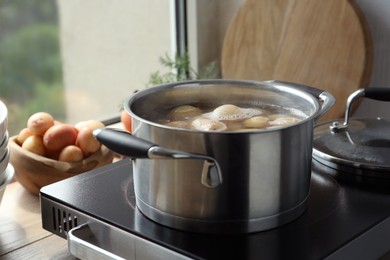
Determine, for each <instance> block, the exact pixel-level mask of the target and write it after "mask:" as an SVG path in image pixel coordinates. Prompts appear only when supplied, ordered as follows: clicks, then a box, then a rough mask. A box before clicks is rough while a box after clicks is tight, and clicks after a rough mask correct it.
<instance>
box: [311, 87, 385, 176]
mask: <svg viewBox="0 0 390 260" xmlns="http://www.w3.org/2000/svg"><path fill="white" fill-rule="evenodd" d="M367 90H368V89H360V90H358V91H356V92H354V93H353V94H351V96H350V97H349V98H348V101H347V109H346V112H345V119H344V122H342V121H338V120H333V121H328V122H325V123H322V124H319V125H317V126H316V127H315V128H314V141H313V146H314V149H313V158H314V160H316V161H318V162H320V163H321V164H324V165H325V166H328V167H331V168H333V169H336V170H340V171H343V172H348V173H354V174H359V175H365V176H370V177H386V178H390V121H389V120H387V119H382V118H362V119H351V120H350V119H349V111H350V107H351V105H352V103H353V102H354V101H355V100H356V99H357V98H360V97H368V98H372V99H377V100H386V101H387V97H388V96H389V93H390V89H383V88H372V89H370V90H369V91H367ZM378 93H379V94H378Z"/></svg>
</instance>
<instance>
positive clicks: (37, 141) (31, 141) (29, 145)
mask: <svg viewBox="0 0 390 260" xmlns="http://www.w3.org/2000/svg"><path fill="white" fill-rule="evenodd" d="M22 148H24V149H26V150H28V151H30V152H32V153H35V154H38V155H41V156H45V146H44V144H43V140H42V136H38V135H32V136H29V137H28V138H27V139H26V140H25V141H24V142H23V144H22Z"/></svg>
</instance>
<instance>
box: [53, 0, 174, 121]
mask: <svg viewBox="0 0 390 260" xmlns="http://www.w3.org/2000/svg"><path fill="white" fill-rule="evenodd" d="M171 3H172V1H160V0H144V1H136V0H132V1H130V0H127V1H122V0H111V1H105V0H83V1H78V0H58V6H59V15H60V29H61V52H62V60H63V72H64V85H65V89H66V100H67V103H68V104H70V105H68V107H67V115H68V121H69V122H77V121H80V120H85V119H88V118H98V119H100V118H102V117H106V116H108V115H112V114H114V113H118V112H119V109H120V107H121V105H122V102H123V100H124V99H125V98H126V97H128V96H129V95H130V94H131V93H132V92H133V91H134V90H136V89H143V88H145V84H146V83H147V81H148V79H149V76H150V74H151V73H152V72H154V71H157V70H160V69H161V66H160V64H159V61H158V59H159V57H161V56H164V55H165V54H166V53H167V54H169V55H171V50H172V44H173V43H172V41H171V36H172V35H171V34H170V31H171V30H170V29H171V19H170V15H171Z"/></svg>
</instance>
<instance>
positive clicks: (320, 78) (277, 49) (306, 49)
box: [221, 0, 372, 121]
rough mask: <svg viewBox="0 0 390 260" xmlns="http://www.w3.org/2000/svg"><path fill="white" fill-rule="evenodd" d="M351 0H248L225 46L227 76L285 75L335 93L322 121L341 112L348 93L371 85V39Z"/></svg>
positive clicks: (280, 77)
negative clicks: (333, 99)
mask: <svg viewBox="0 0 390 260" xmlns="http://www.w3.org/2000/svg"><path fill="white" fill-rule="evenodd" d="M370 39H371V37H370V35H369V31H368V29H367V26H366V24H365V22H364V17H363V15H361V13H360V12H359V10H358V8H357V6H356V5H355V4H354V3H353V2H352V1H348V0H246V2H244V4H243V5H242V6H241V8H240V9H239V11H238V12H237V13H236V15H235V17H234V18H233V20H232V23H231V24H230V26H229V28H228V30H227V33H226V36H225V39H224V43H223V49H222V57H221V67H222V76H223V78H226V79H253V80H270V79H275V80H284V81H290V82H296V83H301V84H306V85H309V86H313V87H317V88H320V89H323V90H326V91H329V92H330V93H332V94H333V95H334V96H335V98H336V104H335V105H334V107H333V108H332V109H331V110H330V111H329V112H328V113H327V114H326V115H325V116H324V117H322V118H321V121H324V120H328V119H334V118H339V117H342V116H343V114H344V111H345V102H346V100H347V98H348V96H349V95H350V94H351V93H352V92H354V91H355V90H356V89H358V88H362V87H366V86H367V85H368V83H369V82H368V81H369V77H370V74H371V67H372V44H371V42H370Z"/></svg>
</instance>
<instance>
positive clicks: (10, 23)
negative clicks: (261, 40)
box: [0, 0, 390, 134]
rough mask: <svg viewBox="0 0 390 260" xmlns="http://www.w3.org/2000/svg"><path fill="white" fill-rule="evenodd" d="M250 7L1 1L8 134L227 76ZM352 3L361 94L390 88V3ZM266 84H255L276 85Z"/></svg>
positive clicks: (1, 79)
mask: <svg viewBox="0 0 390 260" xmlns="http://www.w3.org/2000/svg"><path fill="white" fill-rule="evenodd" d="M297 1H299V0H297ZM297 1H287V2H288V3H289V5H291V4H292V3H294V2H297ZM301 1H306V0H301ZM337 1H339V2H344V1H343V0H337ZM249 2H252V1H251V0H247V1H244V0H166V1H159V0H146V1H135V0H128V1H119V0H113V1H104V0H84V1H76V0H57V1H53V0H29V1H22V0H13V1H10V0H8V1H7V0H0V99H1V100H2V101H3V102H4V103H6V105H7V107H8V109H9V120H10V122H9V131H10V132H11V134H16V133H17V132H18V131H19V130H20V129H22V128H23V127H25V124H26V120H27V118H28V117H29V116H30V115H31V114H33V113H35V112H38V111H47V112H50V113H51V114H53V116H54V117H55V118H56V119H57V120H60V121H64V122H69V123H76V122H78V121H82V120H87V119H98V120H105V119H109V118H113V117H117V116H118V115H119V112H120V110H121V108H122V104H123V101H124V99H125V98H126V97H128V96H129V95H131V93H133V92H134V91H136V90H141V89H143V88H146V87H150V86H152V85H155V84H158V83H162V82H167V81H174V80H182V79H187V78H192V79H195V78H218V77H224V75H223V69H222V68H221V64H222V61H221V59H222V58H221V56H222V53H223V49H224V45H226V42H225V40H226V35H227V32H228V31H229V28H230V27H231V26H232V23H233V22H234V20H235V18H236V16H237V14H238V12H239V10H240V8H242V7H243V6H244V4H248V3H249ZM259 2H262V1H259ZM276 2H280V1H275V3H276ZM287 2H286V1H282V2H281V3H282V4H283V3H284V4H285V5H286V4H287ZM331 2H332V1H331ZM333 2H335V1H333ZM345 2H346V3H348V4H351V5H353V6H354V8H356V16H357V17H358V18H359V21H360V22H361V24H360V25H361V27H362V28H363V29H362V30H364V37H366V38H365V42H364V44H365V45H364V47H365V49H364V51H365V52H364V53H363V54H362V57H363V58H364V66H365V67H364V68H363V69H364V71H365V73H364V79H363V76H362V80H360V81H359V82H357V83H356V82H354V83H353V84H354V85H353V87H354V88H356V89H357V88H359V87H370V86H380V87H387V86H388V85H390V79H389V77H390V76H389V73H388V72H387V71H388V70H389V68H390V64H389V62H390V61H389V60H390V59H389V58H388V56H389V55H388V54H389V47H388V38H389V32H390V16H389V15H388V14H387V12H388V10H390V9H389V8H390V2H389V1H387V0H376V1H370V0H354V1H347V0H345ZM335 3H336V2H335ZM291 10H292V9H291ZM291 10H290V9H289V12H290V13H289V15H291V16H294V13H293V11H294V10H293V11H291ZM318 11H319V12H320V11H321V10H318ZM314 15H315V14H314ZM276 18H278V17H276ZM286 19H287V18H286ZM323 22H324V23H327V22H328V21H326V20H325V19H324V21H323ZM344 30H345V31H346V32H347V31H348V26H347V25H346V27H345V29H344ZM225 47H226V46H225ZM335 48H337V46H335ZM351 48H352V46H351ZM238 51H239V50H237V52H238ZM303 58H304V57H302V59H303ZM344 63H346V64H347V65H348V60H347V61H345V62H344ZM292 66H297V65H296V64H292ZM183 71H184V74H183V73H181V72H183ZM225 77H229V78H230V77H231V76H230V75H227V76H225ZM262 77H263V78H254V79H271V78H269V77H270V76H269V75H266V74H264V75H262ZM318 77H328V78H331V77H334V75H331V74H330V75H329V74H327V75H318V76H317V78H318ZM247 79H251V78H249V77H248V78H247ZM292 80H293V79H292ZM303 83H305V82H303ZM309 83H310V81H309ZM318 87H322V86H318ZM335 96H336V98H337V93H336V94H335ZM339 102H342V104H344V103H345V100H340V101H339ZM387 110H389V108H388V105H387V104H386V103H385V102H378V101H375V102H371V101H369V100H367V101H366V100H363V102H362V103H361V105H360V106H359V108H357V109H356V112H355V115H357V116H374V117H377V116H387V112H386V111H387Z"/></svg>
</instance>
